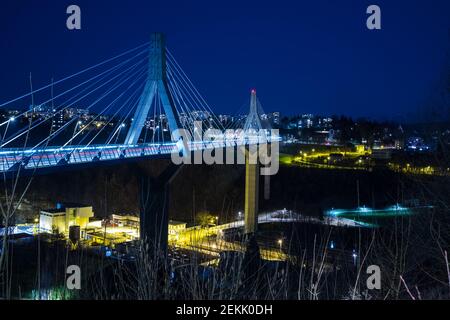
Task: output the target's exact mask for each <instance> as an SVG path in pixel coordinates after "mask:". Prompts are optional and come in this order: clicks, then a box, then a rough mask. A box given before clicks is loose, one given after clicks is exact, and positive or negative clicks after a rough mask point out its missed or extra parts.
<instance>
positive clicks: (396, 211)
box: [325, 204, 432, 227]
mask: <svg viewBox="0 0 450 320" xmlns="http://www.w3.org/2000/svg"><path fill="white" fill-rule="evenodd" d="M430 208H432V207H431V206H424V207H414V208H407V207H403V206H401V205H398V204H397V205H394V206H391V207H387V208H384V209H372V208H368V207H365V206H363V207H359V208H356V209H331V210H328V211H326V212H325V215H326V216H328V217H336V218H346V219H351V220H354V221H357V222H364V223H369V224H370V225H371V226H372V227H379V226H380V225H381V224H383V223H386V222H389V221H390V220H391V219H393V218H397V217H407V216H413V215H415V214H418V213H420V212H422V211H424V210H425V209H430Z"/></svg>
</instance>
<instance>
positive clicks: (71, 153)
mask: <svg viewBox="0 0 450 320" xmlns="http://www.w3.org/2000/svg"><path fill="white" fill-rule="evenodd" d="M268 140H269V141H268V142H273V141H279V140H280V137H271V138H269V139H268ZM257 143H259V141H258V140H257V139H255V140H251V139H247V140H245V141H243V140H242V139H237V140H232V139H227V140H223V141H220V140H214V141H193V142H190V143H188V148H189V151H197V150H205V149H215V148H228V147H235V146H242V145H251V144H257ZM180 151H181V150H180V148H179V147H178V146H177V143H175V142H165V143H147V144H137V145H123V144H108V145H91V146H66V147H48V148H40V149H20V148H16V149H0V172H7V171H15V170H17V168H18V166H21V167H22V168H23V169H39V168H48V167H53V166H60V165H70V164H83V163H91V162H96V161H111V160H120V159H133V158H142V157H145V158H152V157H153V158H156V157H161V156H164V155H165V156H170V154H171V153H179V152H180Z"/></svg>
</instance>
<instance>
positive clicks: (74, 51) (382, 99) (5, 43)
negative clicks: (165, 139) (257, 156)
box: [0, 0, 450, 119]
mask: <svg viewBox="0 0 450 320" xmlns="http://www.w3.org/2000/svg"><path fill="white" fill-rule="evenodd" d="M69 4H77V5H79V6H80V7H81V10H82V30H80V31H69V30H67V29H66V27H65V22H66V18H67V15H66V13H65V11H66V7H67V6H68V5H69ZM370 4H377V5H379V6H380V7H381V10H382V30H378V31H369V30H367V28H366V18H367V15H366V13H365V12H366V8H367V6H368V5H370ZM153 31H161V32H164V33H166V35H167V46H168V47H169V48H170V50H171V51H172V53H174V55H175V57H176V58H177V60H178V62H179V63H180V64H181V65H182V67H183V68H184V70H185V71H186V72H187V74H188V75H189V76H190V78H191V79H192V80H193V82H194V84H195V85H196V87H197V88H198V89H199V91H200V92H201V93H202V94H203V96H204V97H205V98H206V100H207V101H208V102H209V104H210V105H211V106H212V107H213V109H215V110H217V111H218V112H221V113H234V112H236V111H237V110H238V109H239V108H240V107H241V105H242V104H243V103H244V101H245V100H246V98H247V96H248V94H249V90H250V88H253V87H255V88H257V90H258V95H259V98H260V100H261V103H262V105H263V108H264V109H265V110H266V111H275V110H279V111H281V112H282V113H283V114H297V113H315V114H324V115H331V114H347V115H351V116H354V117H358V116H369V117H375V118H396V119H398V118H399V117H405V116H408V115H409V114H412V113H414V112H415V111H416V110H417V109H418V108H419V107H420V106H423V105H424V104H426V103H427V99H428V98H429V96H430V95H431V94H432V93H433V91H436V90H437V86H438V81H439V78H440V77H441V76H442V74H443V73H444V71H445V68H446V67H447V66H448V53H449V44H450V39H449V37H450V33H449V32H450V1H448V0H433V1H429V0H428V1H426V0H416V1H412V0H408V1H406V0H405V1H400V0H395V1H393V0H389V1H379V0H378V1H365V0H315V1H299V0H296V1H281V0H277V1H267V2H266V1H262V0H259V1H245V0H241V1H234V0H227V1H219V0H214V1H213V0H209V1H196V0H190V1H171V0H161V1H152V0H147V1H135V0H128V1H101V0H95V1H93V0H91V1H80V0H71V1H63V0H54V1H45V0H40V1H31V0H30V1H25V0H22V1H18V0H2V1H1V4H0V41H1V45H0V52H1V53H0V54H1V56H0V57H1V59H0V69H1V74H0V84H1V89H0V102H2V101H5V100H7V99H9V98H13V97H15V96H18V95H20V94H22V93H24V92H26V91H27V90H28V74H29V72H30V71H31V72H32V74H33V81H34V84H35V86H36V87H39V86H41V85H44V84H46V83H48V81H49V79H50V78H51V77H52V76H53V77H54V78H55V79H58V78H62V77H63V76H65V75H69V74H72V73H74V72H76V71H77V70H80V69H82V68H83V67H87V66H90V65H93V64H95V63H96V62H99V61H101V60H103V59H105V58H107V57H112V56H114V55H116V54H118V53H120V52H122V51H125V50H127V49H129V48H133V47H135V46H137V45H139V44H141V43H143V42H145V41H147V39H148V36H149V34H150V33H151V32H153Z"/></svg>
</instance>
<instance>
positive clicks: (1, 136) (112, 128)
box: [0, 33, 279, 173]
mask: <svg viewBox="0 0 450 320" xmlns="http://www.w3.org/2000/svg"><path fill="white" fill-rule="evenodd" d="M30 87H31V89H30V92H29V93H27V94H24V95H22V96H19V97H17V98H14V99H10V100H9V101H6V102H4V103H2V104H0V108H3V109H11V108H14V107H17V106H19V107H21V108H19V110H22V111H16V112H15V113H13V114H8V115H6V116H5V115H4V120H3V121H2V122H1V123H0V172H3V173H5V172H17V171H19V170H33V172H34V171H36V170H39V169H43V168H52V167H54V168H58V167H61V166H70V165H73V164H84V163H94V162H95V163H99V164H100V163H102V162H104V161H111V160H121V159H133V158H143V157H144V158H152V157H161V156H163V157H164V156H169V155H170V154H171V153H185V152H192V151H195V150H205V149H213V148H226V147H236V146H246V145H251V144H257V143H261V142H269V143H270V142H271V141H273V140H278V139H279V137H278V136H271V135H270V133H269V131H268V130H261V129H267V127H264V126H263V125H262V124H261V120H260V114H259V112H260V110H261V107H260V104H259V102H258V100H257V98H256V92H255V91H254V90H252V92H251V99H250V108H249V110H250V113H249V114H248V116H247V117H243V120H242V121H239V120H236V121H232V122H230V123H224V122H222V121H220V120H219V119H218V117H217V116H216V115H215V113H214V111H213V110H212V108H211V107H210V106H209V105H208V103H207V102H206V101H205V99H203V97H202V95H201V94H200V93H199V91H198V90H197V89H196V88H195V86H194V85H193V83H192V82H191V80H190V79H189V77H188V76H187V75H186V73H185V72H184V71H183V69H182V68H181V66H180V65H179V64H178V62H177V61H176V60H175V58H174V56H173V55H172V53H171V52H170V51H169V50H168V49H167V48H166V46H165V41H164V36H163V35H162V34H160V33H154V34H152V35H151V39H150V41H149V42H148V43H145V44H142V45H140V46H138V47H136V48H133V49H131V50H128V51H126V52H123V53H121V54H119V55H117V56H115V57H112V58H109V59H106V60H105V61H102V62H100V63H97V64H95V65H93V66H91V67H88V68H86V69H83V70H81V71H79V72H77V73H75V74H73V75H70V76H67V77H65V78H63V79H60V80H57V81H53V80H52V81H51V83H49V84H48V85H46V86H44V87H41V88H39V89H34V88H33V85H32V81H31V76H30ZM26 105H29V107H24V106H26ZM199 123H200V124H201V126H200V127H199V126H198V124H199ZM180 129H183V130H184V131H183V132H185V133H186V134H187V135H189V136H190V137H192V138H195V139H185V137H184V136H181V135H180V134H179V132H180ZM208 129H214V130H216V131H215V132H219V133H220V134H219V135H218V136H216V137H213V138H211V137H210V138H208V139H204V138H203V136H204V134H205V133H206V132H207V130H208ZM230 129H233V130H231V131H230ZM236 129H242V131H241V132H242V133H243V134H236ZM258 130H259V134H254V133H255V131H258ZM230 132H231V133H230ZM261 132H265V133H264V135H263V136H262V137H261ZM261 139H262V140H264V141H261Z"/></svg>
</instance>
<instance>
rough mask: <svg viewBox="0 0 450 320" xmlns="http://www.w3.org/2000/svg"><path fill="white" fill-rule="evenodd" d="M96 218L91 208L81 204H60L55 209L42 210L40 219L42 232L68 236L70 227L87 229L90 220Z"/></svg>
mask: <svg viewBox="0 0 450 320" xmlns="http://www.w3.org/2000/svg"><path fill="white" fill-rule="evenodd" d="M93 216H94V211H93V210H92V207H90V206H84V205H79V204H67V205H61V204H59V205H58V206H57V208H55V209H46V210H42V211H41V213H40V217H39V228H40V231H41V232H46V233H62V234H65V235H67V234H68V233H69V227H70V226H80V228H81V229H84V228H86V226H87V224H88V223H89V218H91V217H93Z"/></svg>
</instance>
